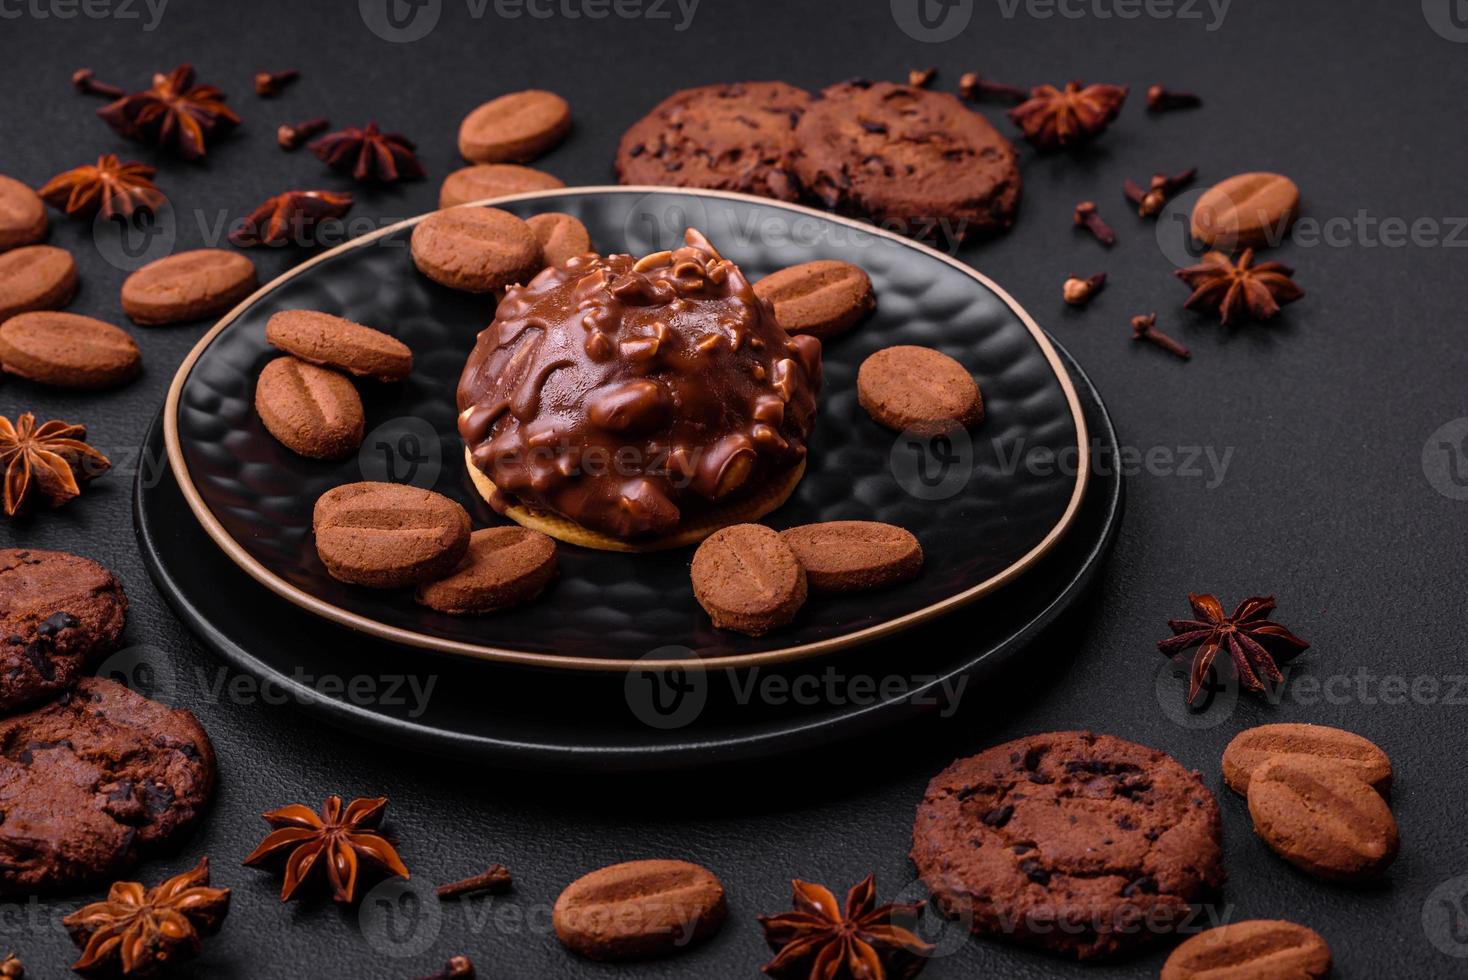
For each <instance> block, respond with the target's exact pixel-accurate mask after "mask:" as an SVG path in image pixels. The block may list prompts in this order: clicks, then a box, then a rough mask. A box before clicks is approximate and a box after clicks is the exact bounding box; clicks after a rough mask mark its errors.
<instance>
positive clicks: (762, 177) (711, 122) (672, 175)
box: [616, 82, 811, 201]
mask: <svg viewBox="0 0 1468 980" xmlns="http://www.w3.org/2000/svg"><path fill="white" fill-rule="evenodd" d="M810 98H811V97H810V93H809V92H807V91H805V90H804V89H799V88H796V87H795V86H793V85H786V84H785V83H784V82H739V83H736V84H733V85H704V86H702V87H700V88H690V89H684V90H682V91H680V92H674V93H673V94H672V95H670V96H668V97H667V98H666V99H664V100H663V101H662V102H659V103H658V104H657V105H656V106H654V107H653V110H652V111H651V112H649V113H648V114H647V115H646V116H644V117H643V118H641V119H639V120H638V121H637V122H635V123H633V124H632V128H631V129H629V130H627V132H626V133H625V134H623V136H622V143H621V146H620V147H618V149H617V163H616V169H617V179H618V180H620V181H621V182H622V183H624V184H658V185H661V186H669V187H708V188H712V189H714V190H723V191H742V192H743V193H745V194H759V195H761V196H763V197H773V198H777V199H779V200H782V201H794V200H796V199H797V198H799V196H800V185H799V184H798V183H797V182H796V180H795V174H794V168H793V166H792V162H793V157H794V153H795V124H796V122H797V121H798V120H799V119H800V116H801V114H802V113H803V112H804V111H805V107H806V106H807V105H809V104H810Z"/></svg>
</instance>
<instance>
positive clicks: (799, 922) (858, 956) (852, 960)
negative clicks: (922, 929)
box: [759, 875, 933, 980]
mask: <svg viewBox="0 0 1468 980" xmlns="http://www.w3.org/2000/svg"><path fill="white" fill-rule="evenodd" d="M791 884H792V885H793V886H794V893H795V894H794V898H793V904H794V906H795V911H794V912H786V913H784V914H782V915H762V916H760V917H759V923H760V925H761V926H763V927H764V930H765V941H766V942H768V943H769V944H770V948H771V949H773V950H774V951H775V954H776V955H775V958H774V959H773V960H771V961H770V962H768V963H766V964H765V965H764V967H763V969H764V971H765V972H766V973H768V974H769V975H770V976H772V977H779V978H785V980H796V978H801V980H804V978H809V980H838V978H841V977H848V978H851V980H907V978H909V977H915V976H917V975H918V973H919V972H921V971H922V969H923V967H925V966H927V964H928V954H929V953H931V952H932V950H933V947H932V946H930V945H928V944H927V943H925V942H923V940H922V939H920V938H919V937H918V936H917V935H916V934H915V933H913V932H911V931H910V930H907V929H904V928H902V927H901V926H898V925H894V924H893V922H892V919H893V918H894V917H897V916H902V917H907V918H913V917H916V916H917V915H918V914H919V913H920V912H922V910H923V905H924V904H925V903H922V902H919V903H917V904H915V905H883V906H881V907H880V908H879V907H877V888H876V883H875V879H874V878H873V876H872V875H867V876H866V877H865V878H863V879H862V880H861V881H860V882H859V883H857V885H856V886H855V887H853V888H852V889H851V891H849V892H847V893H846V905H845V907H844V908H843V907H842V906H841V905H839V904H838V903H837V901H836V896H835V895H833V894H831V892H830V890H829V889H827V888H826V887H824V886H823V885H817V884H814V883H812V882H809V881H800V880H798V879H797V880H796V881H793V882H791Z"/></svg>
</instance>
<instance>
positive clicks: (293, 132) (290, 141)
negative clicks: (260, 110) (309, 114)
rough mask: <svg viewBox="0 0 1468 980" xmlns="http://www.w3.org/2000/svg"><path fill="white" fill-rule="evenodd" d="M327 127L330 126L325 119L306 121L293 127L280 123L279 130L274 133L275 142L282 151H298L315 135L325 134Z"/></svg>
mask: <svg viewBox="0 0 1468 980" xmlns="http://www.w3.org/2000/svg"><path fill="white" fill-rule="evenodd" d="M328 125H330V124H329V123H328V122H327V121H326V120H325V119H307V120H306V121H305V122H298V123H296V124H295V125H291V124H290V123H281V124H280V128H278V129H277V130H276V131H275V141H276V142H277V143H279V144H280V148H281V149H282V150H294V149H298V148H299V147H300V146H301V145H302V144H304V143H305V142H306V141H307V140H308V139H310V138H311V137H313V136H315V135H316V134H317V133H323V132H325V131H326V127H327V126H328Z"/></svg>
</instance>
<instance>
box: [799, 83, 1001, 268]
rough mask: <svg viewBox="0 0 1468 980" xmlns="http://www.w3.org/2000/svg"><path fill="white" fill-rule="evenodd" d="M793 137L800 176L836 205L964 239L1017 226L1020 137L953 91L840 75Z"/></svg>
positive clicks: (923, 233)
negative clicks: (1005, 132)
mask: <svg viewBox="0 0 1468 980" xmlns="http://www.w3.org/2000/svg"><path fill="white" fill-rule="evenodd" d="M795 138H796V142H797V144H798V146H799V149H798V150H797V151H796V153H795V157H794V163H795V173H796V175H797V176H798V177H799V178H800V181H801V183H802V184H804V185H805V188H806V189H807V190H808V191H810V192H811V193H813V194H814V195H815V196H817V197H819V198H820V199H821V200H822V201H824V202H825V204H826V206H827V207H830V208H835V209H836V210H837V211H842V212H845V213H847V214H856V215H859V216H862V217H867V218H871V219H872V220H874V221H876V222H878V223H879V224H882V225H884V226H890V227H893V228H895V229H897V230H901V231H904V232H905V233H907V234H910V235H914V236H916V237H920V238H930V237H931V238H950V239H954V240H959V241H962V240H963V239H966V238H970V237H973V236H975V235H980V234H987V233H991V232H996V231H1004V230H1006V229H1008V228H1009V227H1010V226H1011V225H1012V224H1014V215H1015V211H1016V209H1017V208H1018V207H1019V198H1020V176H1019V167H1018V165H1017V164H1016V156H1015V152H1014V146H1013V144H1011V143H1010V142H1009V140H1007V139H1005V138H1004V137H1003V136H1001V135H1000V134H999V131H998V130H996V129H995V128H994V127H993V126H990V125H989V123H988V121H986V120H985V119H984V117H983V116H981V115H979V114H978V113H976V112H973V111H971V110H969V109H968V108H966V107H965V106H964V105H963V103H961V102H959V101H958V99H957V98H956V97H954V96H952V95H949V94H948V93H947V92H930V91H928V90H926V89H920V88H913V87H912V86H910V85H894V84H892V83H891V82H864V81H854V82H842V83H841V84H839V85H833V86H831V87H830V88H828V89H826V90H825V91H824V92H822V93H821V98H819V99H817V100H816V101H815V102H812V103H811V105H810V108H808V109H807V110H806V111H805V114H804V115H803V116H801V119H800V123H799V124H798V125H797V126H796V127H795Z"/></svg>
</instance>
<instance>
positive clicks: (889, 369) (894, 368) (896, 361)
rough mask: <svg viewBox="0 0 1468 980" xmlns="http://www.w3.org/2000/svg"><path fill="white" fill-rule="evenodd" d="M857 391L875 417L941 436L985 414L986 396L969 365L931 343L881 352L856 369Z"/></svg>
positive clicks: (900, 428) (890, 424)
mask: <svg viewBox="0 0 1468 980" xmlns="http://www.w3.org/2000/svg"><path fill="white" fill-rule="evenodd" d="M856 396H857V400H858V401H859V402H860V403H861V407H862V408H864V409H866V410H867V414H868V415H870V416H871V417H872V419H873V420H874V421H876V422H878V423H880V424H882V425H885V426H886V427H887V428H889V429H894V430H896V431H898V432H905V431H908V430H912V431H914V432H918V433H921V434H930V435H936V434H938V433H940V432H948V431H951V430H953V429H965V428H971V427H973V426H975V425H978V424H979V423H980V422H982V421H983V419H984V399H983V396H982V395H981V394H980V393H979V386H978V385H977V384H975V383H974V379H973V376H972V375H971V374H969V373H968V369H967V368H965V367H964V366H963V365H962V364H960V363H958V362H957V361H955V360H954V359H953V358H951V357H949V356H948V355H947V354H944V353H942V352H941V351H936V350H933V349H932V348H931V347H913V346H908V345H903V346H899V347H886V348H883V349H882V350H879V351H877V352H876V353H875V354H873V355H872V356H871V357H868V358H867V359H866V360H865V361H862V363H861V368H860V369H859V370H858V371H857V374H856Z"/></svg>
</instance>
